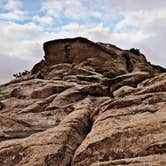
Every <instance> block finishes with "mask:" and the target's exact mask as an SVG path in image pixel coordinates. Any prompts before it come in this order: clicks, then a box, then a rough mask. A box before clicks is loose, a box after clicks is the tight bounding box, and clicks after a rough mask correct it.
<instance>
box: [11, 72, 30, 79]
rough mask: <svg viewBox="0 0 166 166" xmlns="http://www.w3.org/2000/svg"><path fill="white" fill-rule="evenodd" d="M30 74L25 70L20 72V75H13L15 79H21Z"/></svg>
mask: <svg viewBox="0 0 166 166" xmlns="http://www.w3.org/2000/svg"><path fill="white" fill-rule="evenodd" d="M28 73H29V71H27V70H25V71H24V72H22V73H21V72H19V73H16V74H13V77H15V78H20V77H22V76H24V75H27V74H28Z"/></svg>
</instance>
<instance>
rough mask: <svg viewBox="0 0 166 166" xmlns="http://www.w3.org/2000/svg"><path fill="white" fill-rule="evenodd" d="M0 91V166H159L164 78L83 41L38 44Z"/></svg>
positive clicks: (164, 152) (164, 128) (164, 140)
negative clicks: (34, 57)
mask: <svg viewBox="0 0 166 166" xmlns="http://www.w3.org/2000/svg"><path fill="white" fill-rule="evenodd" d="M44 51H45V57H44V59H43V60H42V61H41V62H39V63H38V64H36V65H35V66H34V67H33V69H32V71H31V72H30V73H28V74H27V75H22V76H21V77H19V78H16V79H14V80H12V81H11V82H9V83H7V84H4V85H1V86H0V165H2V166H15V165H16V166H23V165H27V166H33V165H34V166H42V165H43V166H46V165H47V166H69V165H73V166H89V165H93V166H111V165H112V166H115V165H117V166H119V165H131V166H138V165H149V166H151V165H156V166H157V165H163V166H165V165H166V73H165V69H164V68H162V67H159V66H155V65H151V64H150V63H149V62H147V60H146V58H145V56H144V55H143V54H141V53H139V54H138V51H137V54H134V53H133V52H132V51H130V50H122V49H120V48H118V47H116V46H114V45H111V44H104V43H94V42H91V41H89V40H87V39H85V38H80V37H79V38H74V39H60V40H54V41H49V42H46V43H45V44H44Z"/></svg>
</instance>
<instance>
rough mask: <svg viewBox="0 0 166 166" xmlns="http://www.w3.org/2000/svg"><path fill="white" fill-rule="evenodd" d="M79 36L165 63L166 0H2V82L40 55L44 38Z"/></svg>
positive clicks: (155, 62)
mask: <svg viewBox="0 0 166 166" xmlns="http://www.w3.org/2000/svg"><path fill="white" fill-rule="evenodd" d="M76 36H83V37H87V38H89V39H90V40H93V41H101V42H109V43H113V44H116V45H117V46H119V47H121V48H125V49H129V48H132V47H135V48H140V49H141V52H143V53H144V54H145V55H146V57H147V59H148V60H150V61H151V62H152V63H154V64H159V65H162V66H165V67H166V55H165V51H166V48H165V43H166V0H0V83H3V82H6V81H8V80H10V79H11V78H12V74H13V73H17V72H19V71H24V70H30V69H31V68H32V66H33V65H34V64H35V63H36V62H38V61H39V60H41V58H42V57H43V55H44V52H43V50H42V44H43V42H45V41H47V40H52V39H58V38H65V37H76Z"/></svg>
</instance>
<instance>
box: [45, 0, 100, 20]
mask: <svg viewBox="0 0 166 166" xmlns="http://www.w3.org/2000/svg"><path fill="white" fill-rule="evenodd" d="M88 3H89V2H88V0H80V1H75V0H56V1H54V0H46V1H44V2H43V3H42V11H44V12H46V14H47V15H48V16H51V17H56V18H58V17H66V18H69V19H73V20H78V21H79V20H84V19H88V18H89V17H96V18H101V15H102V14H101V13H100V12H98V11H97V10H96V8H94V7H93V6H95V5H94V4H93V5H88Z"/></svg>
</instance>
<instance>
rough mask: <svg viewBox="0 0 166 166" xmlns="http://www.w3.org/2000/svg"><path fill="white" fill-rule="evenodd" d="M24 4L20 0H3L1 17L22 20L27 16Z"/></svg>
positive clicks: (0, 5)
mask: <svg viewBox="0 0 166 166" xmlns="http://www.w3.org/2000/svg"><path fill="white" fill-rule="evenodd" d="M22 8H23V5H22V2H21V1H20V0H7V1H6V0H3V1H2V2H1V3H0V9H1V10H2V11H3V12H0V19H3V20H22V19H24V18H25V12H24V11H23V9H22Z"/></svg>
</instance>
